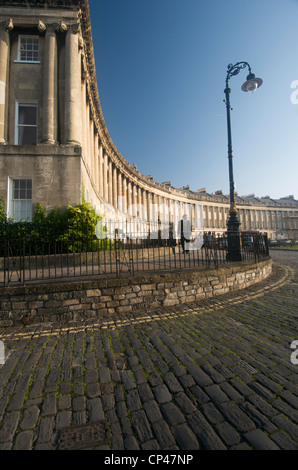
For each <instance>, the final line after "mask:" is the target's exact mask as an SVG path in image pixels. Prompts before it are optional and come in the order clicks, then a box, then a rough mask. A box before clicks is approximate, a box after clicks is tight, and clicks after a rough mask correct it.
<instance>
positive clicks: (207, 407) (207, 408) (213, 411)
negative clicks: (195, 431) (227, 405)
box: [200, 402, 224, 425]
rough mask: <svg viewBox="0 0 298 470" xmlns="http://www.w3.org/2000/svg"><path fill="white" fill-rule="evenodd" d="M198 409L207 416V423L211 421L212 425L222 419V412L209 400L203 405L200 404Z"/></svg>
mask: <svg viewBox="0 0 298 470" xmlns="http://www.w3.org/2000/svg"><path fill="white" fill-rule="evenodd" d="M200 411H201V412H202V413H203V415H204V416H205V417H206V418H207V420H208V421H209V423H211V424H212V425H214V424H217V423H221V422H223V421H224V418H223V416H222V414H221V413H220V412H219V411H218V409H217V408H216V407H215V406H214V405H213V403H211V402H208V403H204V404H203V405H201V406H200Z"/></svg>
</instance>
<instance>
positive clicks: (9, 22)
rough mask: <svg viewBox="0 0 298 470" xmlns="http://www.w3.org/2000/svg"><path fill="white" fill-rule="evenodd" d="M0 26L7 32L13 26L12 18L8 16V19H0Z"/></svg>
mask: <svg viewBox="0 0 298 470" xmlns="http://www.w3.org/2000/svg"><path fill="white" fill-rule="evenodd" d="M0 27H1V28H4V29H5V30H6V31H7V32H9V31H12V30H13V28H14V25H13V20H12V19H11V18H9V20H5V21H0Z"/></svg>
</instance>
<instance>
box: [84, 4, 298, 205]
mask: <svg viewBox="0 0 298 470" xmlns="http://www.w3.org/2000/svg"><path fill="white" fill-rule="evenodd" d="M89 4H90V12H91V21H92V34H93V42H94V50H95V61H96V70H97V81H98V89H99V95H100V100H101V105H102V110H103V114H104V118H105V122H106V125H107V128H108V131H109V133H110V136H111V138H112V140H113V142H114V144H115V145H116V147H117V148H118V150H119V151H120V152H121V154H122V155H123V156H124V157H125V158H126V160H127V161H129V162H130V163H131V164H133V163H135V164H136V165H137V167H138V169H139V171H141V172H142V173H143V174H145V175H149V174H151V175H152V176H153V177H154V179H155V180H156V181H157V182H159V183H161V182H163V181H171V182H172V185H173V186H175V187H178V188H180V187H182V186H186V185H189V186H190V188H191V189H192V190H194V191H196V190H198V189H200V188H203V187H206V189H207V192H209V193H213V192H215V191H217V190H223V192H224V193H225V194H228V192H229V174H228V157H227V123H226V108H225V104H224V102H223V100H224V89H225V80H226V73H227V66H228V64H230V63H232V64H235V63H236V62H239V61H246V62H248V63H249V64H250V66H251V68H252V71H253V72H254V73H255V74H256V76H258V77H260V78H262V79H263V81H264V83H263V85H262V87H261V88H260V89H259V90H258V91H257V92H256V93H254V94H251V93H244V92H242V91H241V85H242V83H243V82H244V81H245V80H246V76H247V75H248V69H244V70H242V71H241V72H240V74H239V75H238V76H235V77H232V78H231V80H230V88H231V90H232V92H231V105H232V107H233V111H232V138H233V152H234V177H235V186H236V191H237V192H238V194H239V195H247V194H251V193H255V194H256V195H257V196H260V197H261V196H265V195H270V196H271V197H272V198H279V197H283V196H288V195H289V194H292V195H294V197H295V198H296V199H297V198H298V183H297V181H298V178H297V175H298V165H297V161H298V104H294V103H295V100H294V99H291V97H293V93H295V91H296V89H291V84H292V82H294V81H295V80H297V81H298V0H250V2H247V1H244V0H209V1H203V0H89ZM297 83H298V82H297ZM297 90H298V86H297ZM295 98H296V95H295ZM296 101H298V100H297V99H296Z"/></svg>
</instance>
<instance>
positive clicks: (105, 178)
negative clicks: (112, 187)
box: [103, 153, 108, 202]
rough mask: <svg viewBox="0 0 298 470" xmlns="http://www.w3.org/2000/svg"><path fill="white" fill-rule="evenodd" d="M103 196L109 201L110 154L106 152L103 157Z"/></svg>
mask: <svg viewBox="0 0 298 470" xmlns="http://www.w3.org/2000/svg"><path fill="white" fill-rule="evenodd" d="M103 197H104V200H105V201H106V202H108V156H107V154H106V153H104V159H103Z"/></svg>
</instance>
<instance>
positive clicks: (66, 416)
mask: <svg viewBox="0 0 298 470" xmlns="http://www.w3.org/2000/svg"><path fill="white" fill-rule="evenodd" d="M71 417H72V412H71V411H70V410H68V411H59V412H58V413H57V416H56V429H64V428H68V427H69V426H70V425H71Z"/></svg>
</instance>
